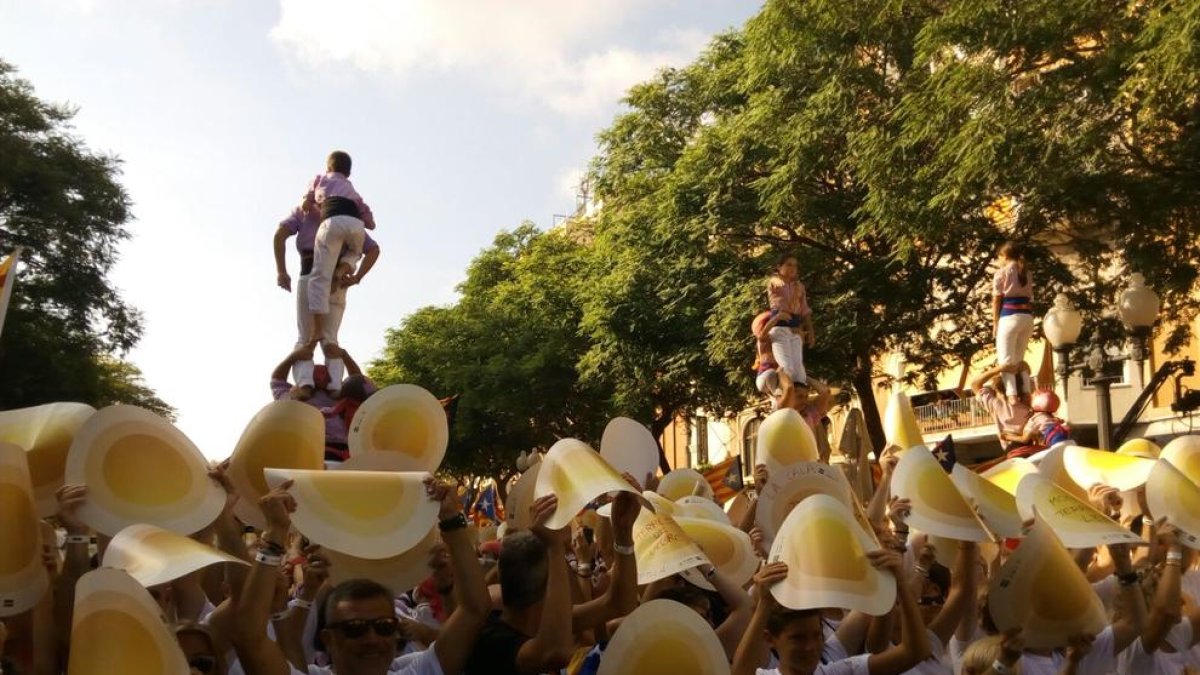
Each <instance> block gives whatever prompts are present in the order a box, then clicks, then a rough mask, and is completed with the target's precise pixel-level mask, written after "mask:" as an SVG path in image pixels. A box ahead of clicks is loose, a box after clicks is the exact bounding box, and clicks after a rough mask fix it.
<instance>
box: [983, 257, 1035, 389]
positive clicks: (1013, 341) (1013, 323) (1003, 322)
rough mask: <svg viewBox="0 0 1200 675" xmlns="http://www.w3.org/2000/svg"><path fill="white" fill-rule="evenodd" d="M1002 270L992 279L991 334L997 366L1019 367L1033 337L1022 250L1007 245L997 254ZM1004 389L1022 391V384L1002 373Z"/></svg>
mask: <svg viewBox="0 0 1200 675" xmlns="http://www.w3.org/2000/svg"><path fill="white" fill-rule="evenodd" d="M1000 257H1001V260H1002V262H1003V266H1002V267H1001V268H1000V269H999V270H997V271H996V273H995V275H994V276H993V277H992V291H993V298H992V334H993V335H994V336H995V338H996V362H997V365H999V366H1001V367H1004V366H1018V365H1020V364H1021V363H1022V362H1024V360H1025V350H1026V349H1028V347H1029V340H1030V338H1032V337H1033V278H1032V276H1031V275H1030V274H1029V270H1027V269H1025V246H1024V245H1023V244H1019V243H1017V242H1009V243H1007V244H1005V245H1004V248H1003V249H1001V251H1000ZM1003 377H1004V388H1005V390H1006V391H1009V392H1019V393H1023V394H1030V393H1032V392H1029V391H1021V389H1022V388H1023V387H1024V382H1023V381H1022V380H1021V378H1019V377H1018V376H1017V373H1015V372H1005V373H1004V376H1003Z"/></svg>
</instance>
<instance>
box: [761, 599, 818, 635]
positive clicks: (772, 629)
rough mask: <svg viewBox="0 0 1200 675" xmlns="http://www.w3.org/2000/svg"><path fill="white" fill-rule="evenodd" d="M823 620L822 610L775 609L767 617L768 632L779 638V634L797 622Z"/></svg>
mask: <svg viewBox="0 0 1200 675" xmlns="http://www.w3.org/2000/svg"><path fill="white" fill-rule="evenodd" d="M813 618H815V619H817V621H818V622H819V621H820V620H821V610H819V609H788V608H786V607H778V606H777V607H775V609H773V610H771V613H770V614H768V615H767V632H768V633H770V634H771V635H772V636H773V637H779V634H780V633H782V632H783V631H784V629H786V628H787V627H788V626H789V625H791V624H792V623H795V622H796V621H802V620H805V619H813Z"/></svg>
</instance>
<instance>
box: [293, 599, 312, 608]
mask: <svg viewBox="0 0 1200 675" xmlns="http://www.w3.org/2000/svg"><path fill="white" fill-rule="evenodd" d="M312 606H313V604H312V600H304V599H301V598H296V599H294V600H292V601H291V602H289V603H288V607H294V608H296V609H311V608H312Z"/></svg>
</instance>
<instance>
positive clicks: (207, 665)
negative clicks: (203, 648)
mask: <svg viewBox="0 0 1200 675" xmlns="http://www.w3.org/2000/svg"><path fill="white" fill-rule="evenodd" d="M188 667H189V668H192V669H194V670H198V671H200V672H202V673H211V672H215V671H216V669H217V660H216V659H215V658H213V657H211V656H193V657H192V658H190V659H188Z"/></svg>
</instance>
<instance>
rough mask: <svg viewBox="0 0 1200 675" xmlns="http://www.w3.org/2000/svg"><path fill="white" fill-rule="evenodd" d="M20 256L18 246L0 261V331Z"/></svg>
mask: <svg viewBox="0 0 1200 675" xmlns="http://www.w3.org/2000/svg"><path fill="white" fill-rule="evenodd" d="M20 258H21V247H20V246H18V247H17V248H16V249H15V250H14V251H13V252H12V253H10V254H9V256H8V257H7V258H5V259H4V262H0V331H3V330H4V317H5V316H6V315H7V314H8V300H9V298H11V297H12V289H13V282H14V281H16V278H17V261H18V260H19V259H20Z"/></svg>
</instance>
